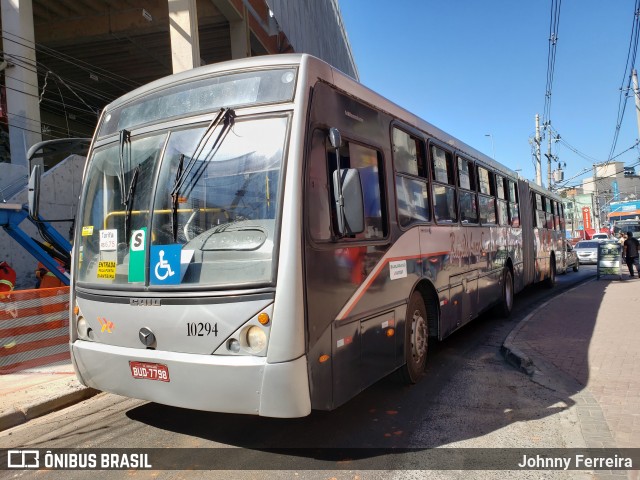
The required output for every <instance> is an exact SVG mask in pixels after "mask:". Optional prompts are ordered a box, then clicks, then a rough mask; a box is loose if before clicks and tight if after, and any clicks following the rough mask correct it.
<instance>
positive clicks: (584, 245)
mask: <svg viewBox="0 0 640 480" xmlns="http://www.w3.org/2000/svg"><path fill="white" fill-rule="evenodd" d="M599 244H600V240H582V241H580V242H578V243H576V246H575V247H574V250H575V252H576V254H577V255H578V262H580V264H581V265H582V264H585V263H594V264H595V263H598V245H599Z"/></svg>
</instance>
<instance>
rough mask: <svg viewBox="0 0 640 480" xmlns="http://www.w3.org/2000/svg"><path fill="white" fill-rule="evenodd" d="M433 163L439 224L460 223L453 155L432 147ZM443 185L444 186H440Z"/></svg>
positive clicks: (434, 195)
mask: <svg viewBox="0 0 640 480" xmlns="http://www.w3.org/2000/svg"><path fill="white" fill-rule="evenodd" d="M431 156H432V159H431V162H432V164H431V165H432V167H433V179H434V181H435V182H437V183H434V184H433V211H434V215H435V219H436V221H437V222H438V223H454V222H457V221H458V209H457V206H456V190H455V173H454V169H453V156H452V155H451V153H449V152H447V151H445V150H443V149H441V148H439V147H436V146H435V145H432V146H431ZM439 184H442V185H439Z"/></svg>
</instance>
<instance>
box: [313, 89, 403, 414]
mask: <svg viewBox="0 0 640 480" xmlns="http://www.w3.org/2000/svg"><path fill="white" fill-rule="evenodd" d="M345 112H348V114H346V113H345ZM309 122H310V123H309V134H308V136H307V138H308V140H309V142H310V143H309V147H308V149H307V155H306V165H305V170H304V171H305V188H304V194H303V198H304V207H303V208H304V210H303V215H302V217H303V220H304V222H305V225H306V226H305V241H304V269H305V287H304V289H305V300H306V302H305V303H306V322H307V325H306V328H307V339H308V352H309V358H311V359H317V358H319V357H320V356H321V355H323V354H328V353H330V354H331V355H330V358H331V361H330V368H325V365H320V364H318V363H317V362H310V366H309V370H310V377H311V382H312V385H311V392H312V407H313V408H316V409H327V408H335V407H337V406H339V405H340V404H342V403H344V402H345V401H347V400H348V399H350V398H352V397H353V396H354V395H355V394H357V393H358V392H359V391H361V390H363V389H364V388H366V387H367V386H369V385H370V384H371V383H373V382H374V381H376V380H378V379H380V378H381V377H382V376H384V375H385V374H387V373H390V372H391V371H393V370H394V369H395V368H397V366H398V362H400V361H401V358H402V356H401V355H400V356H399V355H398V354H397V345H396V338H395V336H394V335H389V334H388V333H387V331H388V330H389V329H392V328H394V325H395V323H396V318H397V317H398V315H401V314H402V313H403V312H401V311H400V310H399V309H397V308H395V306H394V305H393V303H394V302H393V300H394V299H393V298H392V297H390V295H391V294H392V293H391V292H390V290H389V283H390V281H389V270H388V266H386V264H384V261H383V257H384V255H385V253H386V252H387V250H388V249H389V236H388V220H387V206H386V203H387V200H386V199H387V193H386V185H385V180H384V174H385V171H386V169H385V167H384V164H383V159H384V156H383V153H382V149H381V148H379V147H377V146H378V145H384V144H385V143H384V139H385V138H388V133H387V132H386V129H385V128H384V127H383V126H384V125H388V124H389V121H388V120H386V119H385V118H384V115H383V114H381V113H379V112H377V111H375V110H373V109H371V108H369V107H367V106H365V105H362V104H360V103H359V102H357V101H356V100H355V99H353V98H351V97H347V96H345V95H343V94H341V93H338V92H336V91H335V90H333V89H332V88H331V87H330V86H328V85H326V84H322V83H319V84H317V85H316V86H315V87H314V91H313V98H312V106H311V113H310V118H309ZM329 128H336V129H337V130H338V131H339V132H340V133H341V137H342V146H341V147H339V148H338V149H336V148H335V147H334V146H333V145H331V142H330V140H329ZM336 150H337V151H339V155H340V169H341V170H342V169H355V170H357V171H358V176H359V178H360V182H361V186H362V192H363V203H364V214H365V215H364V216H365V218H364V231H362V232H356V233H353V234H341V233H340V232H339V225H338V221H337V211H336V210H337V209H336V201H335V193H336V192H334V188H335V187H334V182H333V178H334V175H333V173H334V171H336V169H337V163H338V162H337V159H338V157H337V155H336ZM409 280H410V279H407V281H409ZM393 286H394V287H395V286H396V285H395V284H393ZM396 310H398V311H396Z"/></svg>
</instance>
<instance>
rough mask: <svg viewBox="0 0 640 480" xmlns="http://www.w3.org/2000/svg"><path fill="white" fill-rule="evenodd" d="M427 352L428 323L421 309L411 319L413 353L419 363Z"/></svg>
mask: <svg viewBox="0 0 640 480" xmlns="http://www.w3.org/2000/svg"><path fill="white" fill-rule="evenodd" d="M426 353H427V324H426V322H425V320H424V318H423V317H422V315H421V314H420V311H419V310H416V311H415V312H414V313H413V318H412V320H411V354H412V355H413V359H414V361H415V362H416V363H417V362H419V361H420V359H421V358H422V357H424V355H425V354H426Z"/></svg>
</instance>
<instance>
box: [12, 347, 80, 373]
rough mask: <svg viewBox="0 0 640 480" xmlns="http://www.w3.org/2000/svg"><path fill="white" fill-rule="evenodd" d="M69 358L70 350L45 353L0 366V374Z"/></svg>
mask: <svg viewBox="0 0 640 480" xmlns="http://www.w3.org/2000/svg"><path fill="white" fill-rule="evenodd" d="M70 359H71V353H70V352H62V353H56V354H54V355H47V356H46V357H41V358H34V359H32V360H27V361H24V362H17V363H12V364H11V365H5V366H3V367H0V375H6V374H7V373H13V372H17V371H19V370H26V369H27V368H33V367H41V366H43V365H48V364H50V363H56V362H62V361H65V360H70Z"/></svg>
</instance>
